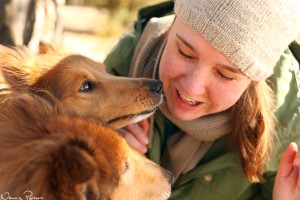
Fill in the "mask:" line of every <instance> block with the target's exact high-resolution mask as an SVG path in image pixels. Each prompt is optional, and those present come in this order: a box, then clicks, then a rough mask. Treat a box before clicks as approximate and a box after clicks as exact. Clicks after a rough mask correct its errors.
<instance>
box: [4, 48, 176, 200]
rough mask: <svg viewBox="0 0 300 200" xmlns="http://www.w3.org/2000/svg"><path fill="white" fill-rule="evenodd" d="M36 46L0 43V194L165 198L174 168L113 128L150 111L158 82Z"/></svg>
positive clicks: (157, 101)
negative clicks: (113, 71)
mask: <svg viewBox="0 0 300 200" xmlns="http://www.w3.org/2000/svg"><path fill="white" fill-rule="evenodd" d="M40 51H41V54H39V55H32V54H30V53H29V52H27V51H26V50H25V49H22V48H8V47H4V46H0V94H1V95H0V100H1V103H0V151H1V152H2V153H1V154H0V195H1V198H4V199H5V198H6V199H9V198H22V197H23V199H24V198H25V197H27V196H28V197H32V199H33V198H34V199H41V198H43V199H50V200H52V199H53V200H54V199H61V200H73V199H74V200H77V199H78V200H82V199H91V200H94V199H95V200H96V199H101V200H102V199H112V200H122V199H124V200H125V199H126V200H128V199H130V200H141V199H143V200H164V199H167V198H168V197H169V196H170V183H171V182H172V175H171V174H170V173H169V172H168V171H165V170H164V169H162V168H161V167H159V166H158V165H156V164H154V163H153V162H151V161H150V160H148V159H146V158H145V157H144V156H142V155H140V154H139V153H137V152H136V151H135V150H133V149H131V148H130V147H129V146H128V144H127V143H126V141H125V140H124V139H123V138H122V137H121V136H119V135H118V133H117V132H115V131H114V130H113V129H116V128H119V127H122V126H124V125H127V124H129V123H133V122H137V121H139V120H142V119H144V118H146V117H148V116H150V115H151V114H152V113H153V112H154V111H155V110H156V109H157V107H158V106H159V104H160V103H161V102H162V94H161V82H160V81H157V80H151V79H144V78H141V79H133V78H123V77H116V76H112V75H109V74H108V73H106V72H105V71H104V67H103V65H102V64H101V63H97V62H94V61H93V60H91V59H89V58H87V57H84V56H81V55H67V56H65V55H60V54H58V53H57V52H55V51H54V50H53V49H51V48H50V47H49V46H47V45H42V46H41V49H40Z"/></svg>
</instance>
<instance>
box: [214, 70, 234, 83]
mask: <svg viewBox="0 0 300 200" xmlns="http://www.w3.org/2000/svg"><path fill="white" fill-rule="evenodd" d="M217 73H218V75H219V76H220V77H221V78H222V79H225V80H227V81H232V80H234V79H233V78H232V77H229V76H227V75H224V74H223V73H221V72H220V71H217Z"/></svg>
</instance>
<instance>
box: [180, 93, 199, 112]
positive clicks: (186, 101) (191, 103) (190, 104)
mask: <svg viewBox="0 0 300 200" xmlns="http://www.w3.org/2000/svg"><path fill="white" fill-rule="evenodd" d="M176 94H177V95H176V99H177V101H178V103H179V104H180V105H182V106H184V107H186V108H190V109H191V108H193V109H195V106H198V105H200V104H201V103H202V102H199V101H196V100H193V99H191V98H189V97H187V96H185V95H184V94H182V93H180V92H179V91H178V90H176Z"/></svg>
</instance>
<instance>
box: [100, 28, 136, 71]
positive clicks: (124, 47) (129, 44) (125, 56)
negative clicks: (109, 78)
mask: <svg viewBox="0 0 300 200" xmlns="http://www.w3.org/2000/svg"><path fill="white" fill-rule="evenodd" d="M136 43H137V41H136V38H135V35H134V34H132V33H130V34H126V35H124V36H123V37H122V38H121V39H120V40H119V42H118V43H117V45H116V46H115V47H114V48H113V49H112V50H111V52H110V53H109V54H108V55H107V57H106V58H105V60H104V64H105V65H106V71H107V72H108V73H110V74H113V75H117V76H128V73H129V68H130V65H131V61H132V57H133V53H134V49H135V46H136Z"/></svg>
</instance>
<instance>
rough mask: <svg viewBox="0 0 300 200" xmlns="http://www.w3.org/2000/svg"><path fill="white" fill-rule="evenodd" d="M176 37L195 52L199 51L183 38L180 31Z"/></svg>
mask: <svg viewBox="0 0 300 200" xmlns="http://www.w3.org/2000/svg"><path fill="white" fill-rule="evenodd" d="M176 37H177V39H178V40H180V41H181V42H182V43H183V44H184V45H185V46H187V47H188V48H189V49H191V50H192V51H194V52H197V51H196V49H195V48H194V47H193V46H192V45H191V44H190V43H188V42H187V41H186V40H185V39H183V37H181V36H180V35H179V34H178V33H176Z"/></svg>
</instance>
